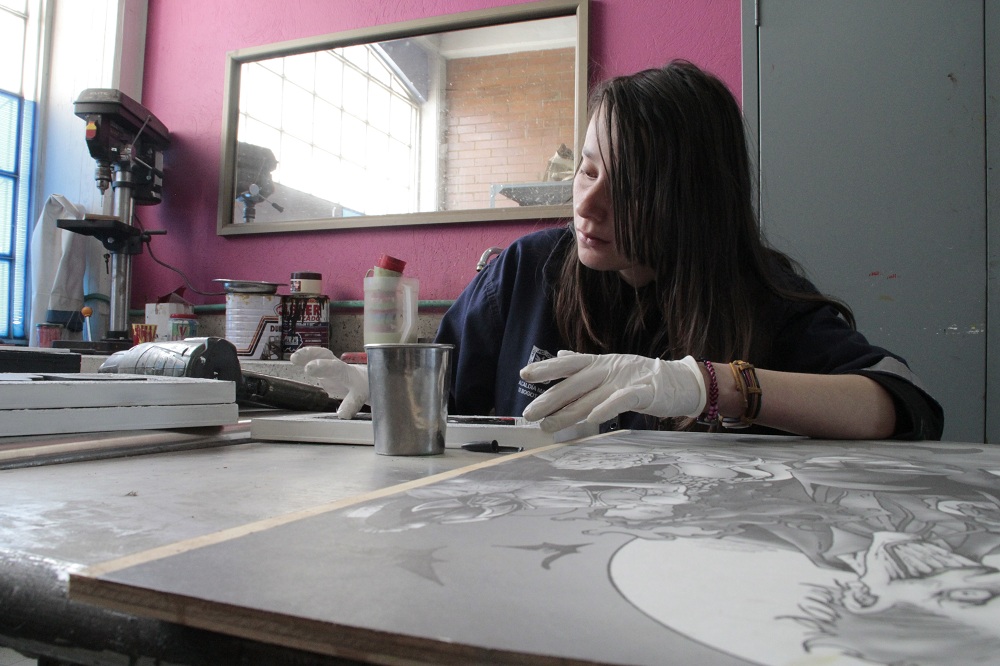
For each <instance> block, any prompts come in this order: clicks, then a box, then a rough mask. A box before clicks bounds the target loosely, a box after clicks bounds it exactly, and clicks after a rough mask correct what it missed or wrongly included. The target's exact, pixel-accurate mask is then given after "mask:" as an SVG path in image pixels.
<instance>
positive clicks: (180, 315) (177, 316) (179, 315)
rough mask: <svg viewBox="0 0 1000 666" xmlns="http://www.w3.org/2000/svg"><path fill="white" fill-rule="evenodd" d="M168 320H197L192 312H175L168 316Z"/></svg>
mask: <svg viewBox="0 0 1000 666" xmlns="http://www.w3.org/2000/svg"><path fill="white" fill-rule="evenodd" d="M170 318H171V319H197V318H198V315H196V314H194V313H193V312H175V313H174V314H172V315H170Z"/></svg>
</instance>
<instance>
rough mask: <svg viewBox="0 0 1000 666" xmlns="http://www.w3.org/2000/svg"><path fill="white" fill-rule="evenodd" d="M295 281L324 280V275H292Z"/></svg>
mask: <svg viewBox="0 0 1000 666" xmlns="http://www.w3.org/2000/svg"><path fill="white" fill-rule="evenodd" d="M292 279H293V280H322V279H323V274H322V273H292Z"/></svg>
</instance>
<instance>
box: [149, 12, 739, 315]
mask: <svg viewBox="0 0 1000 666" xmlns="http://www.w3.org/2000/svg"><path fill="white" fill-rule="evenodd" d="M510 4H516V3H515V2H512V1H509V0H424V1H423V2H385V1H384V0H254V1H253V2H247V1H246V0H212V2H204V1H203V0H149V25H148V32H147V38H146V39H147V41H146V74H145V78H144V88H143V99H142V102H143V104H144V105H145V106H146V107H147V108H149V109H150V110H151V111H152V112H153V113H154V114H156V116H157V117H158V118H159V119H160V120H161V121H163V123H164V124H165V125H166V126H167V129H169V130H170V133H171V137H172V145H171V147H170V149H169V150H168V151H167V152H166V153H165V155H164V170H165V172H166V176H165V178H164V195H163V203H162V204H160V205H158V206H150V207H140V208H139V209H138V214H139V216H140V218H141V220H142V222H143V224H144V226H145V227H146V228H147V229H166V230H167V231H168V234H167V235H166V236H157V237H155V238H154V240H153V251H154V252H155V253H156V256H157V258H158V259H160V260H161V261H164V262H166V263H169V264H172V265H174V266H177V267H178V268H179V269H181V270H182V271H184V272H185V273H186V274H187V275H188V276H189V277H190V279H191V281H192V283H193V284H194V286H195V287H196V288H198V289H200V290H202V291H215V290H216V288H217V285H216V284H214V283H212V282H211V280H212V279H213V278H230V279H239V280H266V281H271V282H287V281H288V274H289V273H290V272H292V271H319V272H322V273H323V286H324V291H325V292H326V293H327V294H328V295H329V296H330V297H331V298H332V299H334V300H358V299H360V298H361V278H362V276H363V275H364V273H365V271H366V270H367V269H368V268H369V267H370V266H372V264H373V263H374V261H375V259H376V258H377V257H378V256H379V255H380V254H382V253H388V254H391V255H394V256H397V257H400V258H403V259H405V260H407V262H408V265H407V269H406V272H407V274H409V275H412V276H414V277H418V278H420V282H421V294H420V296H421V298H422V299H452V298H455V297H456V296H457V295H458V293H459V292H460V291H461V290H462V288H463V287H464V286H465V285H466V284H467V283H468V281H469V280H470V279H472V277H473V276H474V275H475V264H476V261H477V260H478V258H479V255H480V254H481V253H482V252H483V250H485V249H486V248H487V247H490V246H491V245H500V246H503V245H506V244H507V243H509V242H510V241H511V240H513V239H515V238H517V237H518V236H521V235H523V234H524V233H526V232H528V231H531V230H533V229H536V228H540V227H543V226H550V225H551V224H552V222H551V221H534V222H518V223H512V222H498V223H496V224H478V225H472V224H469V225H465V224H462V225H434V226H427V227H418V226H414V227H396V228H384V229H372V230H358V229H345V230H338V231H322V232H308V233H301V232H300V233H288V234H262V235H251V236H241V237H220V236H217V235H216V207H217V203H218V202H217V197H218V188H219V153H220V145H219V144H220V135H221V131H222V129H221V115H222V87H223V69H224V66H225V58H226V53H227V52H228V51H231V50H233V49H238V48H244V47H249V46H256V45H259V44H265V43H269V42H276V41H283V40H288V39H295V38H299V37H306V36H311V35H316V34H323V33H328V32H337V31H341V30H350V29H355V28H362V27H369V26H373V25H379V24H385V23H394V22H398V21H407V20H412V19H417V18H421V17H424V16H432V15H438V14H447V13H454V12H458V11H469V10H475V9H484V8H487V7H495V6H505V5H510ZM740 48H741V46H740V1H739V0H668V1H665V0H591V3H590V63H591V64H590V69H591V80H592V81H595V80H599V79H602V78H606V77H608V76H614V75H617V74H623V73H628V72H632V71H634V70H637V69H641V68H644V67H651V66H657V65H661V64H663V63H665V62H667V61H668V60H670V59H672V58H686V59H688V60H691V61H693V62H695V63H697V64H699V65H701V66H702V67H704V68H706V69H709V70H711V71H713V72H715V73H716V74H718V75H719V76H720V77H722V78H723V79H724V80H725V81H726V82H727V83H728V84H729V85H730V87H731V88H732V89H733V90H734V91H736V92H737V94H739V93H740V91H741V73H740V72H741V60H740V57H741V56H740ZM133 270H134V282H133V289H132V307H141V304H142V303H144V302H147V301H149V300H152V299H155V297H156V296H158V295H162V294H165V293H168V292H170V291H172V290H174V289H175V288H177V287H179V286H181V285H182V284H183V281H182V280H181V278H180V276H178V275H177V274H175V273H173V272H171V271H169V270H168V269H166V268H163V267H162V266H159V265H157V264H156V263H154V262H153V261H152V259H151V257H150V256H149V253H144V254H142V255H140V256H137V257H135V259H134V269H133ZM188 296H189V298H190V300H191V301H192V302H194V303H196V304H202V303H220V302H223V299H222V298H221V297H212V296H210V297H203V296H199V295H196V294H190V292H189V293H188Z"/></svg>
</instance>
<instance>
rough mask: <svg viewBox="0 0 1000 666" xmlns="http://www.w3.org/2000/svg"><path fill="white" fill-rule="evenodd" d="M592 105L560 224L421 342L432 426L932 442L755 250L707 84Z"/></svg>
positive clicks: (646, 78)
mask: <svg viewBox="0 0 1000 666" xmlns="http://www.w3.org/2000/svg"><path fill="white" fill-rule="evenodd" d="M591 102H592V103H591V110H592V115H591V120H590V123H589V126H588V128H587V135H586V138H585V141H584V145H583V150H582V155H581V161H580V166H579V168H578V170H577V173H576V174H575V177H574V181H573V213H574V217H573V222H572V224H570V225H568V226H567V227H564V228H556V229H547V230H543V231H539V232H535V233H532V234H528V235H526V236H524V237H523V238H521V239H518V240H517V241H516V242H514V243H513V244H511V246H510V247H508V248H507V249H506V250H505V251H504V252H503V253H501V255H500V256H499V257H498V258H497V259H496V260H494V261H493V262H492V263H491V264H490V265H489V266H487V268H486V269H484V270H483V271H482V272H480V273H479V274H478V275H477V276H476V278H475V279H474V280H473V281H472V283H471V284H470V285H469V286H468V287H467V288H466V289H465V290H464V291H463V293H462V294H461V296H460V297H459V298H458V299H457V300H456V302H455V304H454V305H453V306H452V307H451V308H450V309H449V310H448V312H447V313H446V314H445V316H444V318H443V320H442V322H441V327H440V329H439V331H438V336H437V342H442V343H450V344H453V345H455V347H456V350H455V357H454V360H453V367H452V370H453V383H452V395H451V402H450V406H449V410H450V413H453V414H489V413H496V414H498V415H521V414H523V415H524V417H525V418H527V419H528V420H532V421H538V420H540V421H541V425H542V427H543V428H544V429H546V430H558V429H560V428H564V427H567V426H569V425H571V424H573V423H575V422H577V421H580V420H587V421H590V422H592V423H602V424H603V427H604V429H608V428H662V429H692V430H699V429H701V430H704V429H706V428H708V429H712V430H717V429H719V428H731V427H732V428H735V427H748V426H749V427H751V428H752V429H753V431H756V432H780V433H796V434H802V435H808V436H812V437H826V438H842V439H847V438H859V439H883V438H889V437H896V438H907V439H938V438H940V436H941V429H942V425H943V416H942V411H941V408H940V406H939V405H938V404H937V403H936V402H935V401H934V400H933V398H931V397H930V396H929V395H928V394H927V393H926V392H925V391H924V390H923V389H922V388H921V387H920V386H919V382H918V381H917V379H916V378H915V377H914V376H913V374H912V373H911V372H910V371H909V368H908V367H907V366H906V363H905V361H903V359H901V358H900V357H898V356H896V355H894V354H892V353H890V352H888V351H886V350H884V349H880V348H878V347H875V346H872V345H870V344H869V343H868V342H867V340H866V339H865V338H864V337H863V336H862V335H861V334H860V333H858V332H856V331H855V330H854V320H853V316H852V315H851V312H850V310H849V309H848V308H847V306H845V305H843V304H841V303H839V302H837V301H835V300H833V299H831V298H828V297H826V296H823V295H821V294H820V293H819V292H818V291H817V290H816V289H815V287H813V285H812V284H810V283H809V282H808V281H807V280H806V279H805V278H803V277H801V276H800V275H799V274H798V273H797V272H796V271H795V269H794V264H793V262H792V261H791V260H790V259H789V258H788V257H786V256H785V255H783V254H781V253H780V252H778V251H776V250H773V249H771V248H768V247H767V246H766V245H765V244H764V242H763V240H762V238H761V233H760V227H759V223H758V220H757V218H756V215H755V213H754V210H753V204H752V184H751V165H750V161H749V157H748V154H747V150H746V140H745V136H744V130H743V118H742V115H741V112H740V109H739V105H738V104H737V102H736V100H735V99H734V98H733V96H732V94H731V93H730V92H729V91H728V89H727V88H726V87H725V85H724V84H723V83H722V82H721V81H720V80H718V79H717V78H715V77H714V76H712V75H710V74H708V73H706V72H703V71H702V70H700V69H698V68H697V67H695V66H694V65H692V64H690V63H688V62H684V61H674V62H672V63H670V64H669V65H668V66H666V67H664V68H661V69H650V70H645V71H642V72H638V73H636V74H633V75H630V76H623V77H618V78H615V79H612V80H610V81H608V82H606V83H605V84H604V85H602V86H601V87H600V88H598V89H597V90H596V91H595V93H594V94H593V96H592V100H591ZM568 350H572V351H568ZM696 359H699V360H697V361H696ZM293 360H294V359H293ZM303 360H305V359H303ZM317 363H323V362H322V361H320V362H317ZM327 363H332V362H327ZM337 367H338V368H339V366H337ZM324 372H326V373H327V374H330V372H331V370H330V368H327V369H326V370H322V371H321V370H320V368H319V367H318V366H313V367H312V370H311V371H310V373H311V374H316V373H318V374H323V373H324ZM337 372H338V373H339V370H338V371H337ZM557 380H559V381H558V382H557V383H551V382H556V381H557ZM351 384H353V386H354V387H355V391H354V392H353V393H352V394H351V395H350V396H349V398H348V399H347V400H345V402H349V403H350V406H349V408H348V409H347V410H343V409H342V412H346V413H351V414H352V412H351V410H352V409H353V410H354V411H357V407H360V402H359V400H363V399H364V398H366V397H367V390H366V389H367V382H366V381H364V382H362V381H360V378H359V377H358V376H357V373H355V376H354V381H353V382H342V381H339V380H338V382H337V386H338V388H340V389H341V394H343V390H342V389H343V388H348V387H349V385H351ZM327 387H328V390H330V384H329V383H327ZM361 393H364V394H365V395H364V396H363V397H362V395H361ZM341 415H342V416H344V413H342V414H341Z"/></svg>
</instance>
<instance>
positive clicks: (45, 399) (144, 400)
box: [0, 372, 236, 434]
mask: <svg viewBox="0 0 1000 666" xmlns="http://www.w3.org/2000/svg"><path fill="white" fill-rule="evenodd" d="M235 400H236V384H235V383H233V382H224V381H218V380H214V379H195V378H192V377H160V376H153V375H128V374H111V373H97V372H81V373H53V372H45V373H38V372H36V373H0V409H2V410H12V409H39V408H63V407H124V406H135V405H199V404H201V405H208V404H218V403H226V402H235ZM5 434H6V433H5Z"/></svg>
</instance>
